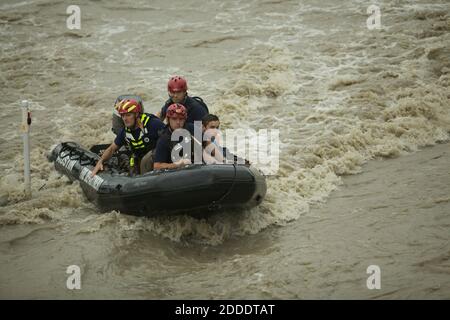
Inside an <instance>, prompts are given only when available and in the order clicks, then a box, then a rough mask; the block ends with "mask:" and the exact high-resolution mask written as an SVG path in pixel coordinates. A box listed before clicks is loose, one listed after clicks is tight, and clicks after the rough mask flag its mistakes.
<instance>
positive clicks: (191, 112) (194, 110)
mask: <svg viewBox="0 0 450 320" xmlns="http://www.w3.org/2000/svg"><path fill="white" fill-rule="evenodd" d="M197 99H200V98H198V97H196V98H192V97H189V96H186V98H185V99H184V101H183V102H181V104H182V105H183V106H185V107H186V109H187V114H188V117H187V119H186V122H188V123H194V121H202V119H203V117H204V116H205V115H207V114H208V113H209V111H208V107H207V106H206V104H205V103H204V102H203V100H201V99H200V100H201V101H202V102H200V101H199V100H197ZM173 103H174V102H173V101H172V99H169V100H167V101H166V103H165V104H164V106H163V107H162V108H161V119H164V118H165V117H166V112H167V108H168V107H169V106H170V105H171V104H173Z"/></svg>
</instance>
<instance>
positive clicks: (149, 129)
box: [114, 113, 165, 156]
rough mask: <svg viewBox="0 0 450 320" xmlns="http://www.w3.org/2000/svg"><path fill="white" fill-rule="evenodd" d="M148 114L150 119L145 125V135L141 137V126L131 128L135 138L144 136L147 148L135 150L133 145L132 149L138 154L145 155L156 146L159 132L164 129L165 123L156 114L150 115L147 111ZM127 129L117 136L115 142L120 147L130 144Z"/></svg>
mask: <svg viewBox="0 0 450 320" xmlns="http://www.w3.org/2000/svg"><path fill="white" fill-rule="evenodd" d="M146 115H147V116H148V117H150V119H149V121H148V122H147V123H146V125H145V126H144V132H143V135H142V137H141V129H140V128H139V127H137V128H134V129H131V134H132V135H133V138H134V139H135V140H138V139H139V137H141V138H142V140H143V142H144V145H145V148H143V149H137V150H134V149H133V147H132V146H130V147H131V150H132V151H135V152H136V153H137V155H138V156H143V155H144V154H145V153H147V152H148V151H150V150H152V149H154V148H155V146H156V142H157V141H158V137H159V134H160V133H161V132H162V131H163V130H164V128H165V125H164V123H163V122H162V121H161V120H160V119H159V118H158V117H156V116H154V115H150V114H148V113H146ZM126 134H127V132H126V129H125V128H123V129H122V130H121V131H120V132H119V134H118V135H117V136H116V139H115V140H114V143H115V144H116V145H117V146H119V148H120V147H121V146H123V145H124V144H128V143H129V142H128V141H127V140H128V139H127V137H126Z"/></svg>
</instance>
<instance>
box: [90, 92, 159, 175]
mask: <svg viewBox="0 0 450 320" xmlns="http://www.w3.org/2000/svg"><path fill="white" fill-rule="evenodd" d="M118 112H119V114H120V116H121V117H122V120H123V122H124V128H123V129H122V130H121V131H120V132H119V134H118V135H117V136H116V138H115V140H114V142H113V143H112V144H111V145H110V146H109V147H108V148H107V149H106V150H105V151H104V153H103V155H102V157H101V158H100V160H99V161H98V162H97V164H96V166H95V168H94V169H93V171H92V176H94V175H96V174H97V172H98V171H101V170H103V163H104V162H105V161H108V160H109V159H110V158H111V157H112V155H113V154H114V152H116V151H117V150H119V148H120V147H121V146H122V145H125V144H126V145H128V147H129V148H130V150H131V152H132V155H131V157H130V168H131V169H133V168H134V171H135V172H136V173H140V174H143V173H145V172H148V171H151V170H152V169H153V159H152V158H153V156H152V150H153V149H154V148H155V146H156V143H157V140H158V138H159V134H160V132H161V131H162V130H164V128H165V126H164V123H163V122H162V121H161V120H160V119H159V118H158V117H157V116H155V115H153V114H149V113H143V112H142V108H141V104H140V103H139V101H137V100H134V99H123V100H122V101H120V102H119V105H118Z"/></svg>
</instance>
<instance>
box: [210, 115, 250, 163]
mask: <svg viewBox="0 0 450 320" xmlns="http://www.w3.org/2000/svg"><path fill="white" fill-rule="evenodd" d="M202 132H203V138H202V140H203V142H202V146H203V155H202V156H203V162H204V163H205V164H223V163H241V164H247V165H250V162H249V161H248V160H246V159H244V158H241V157H238V156H236V155H234V154H232V153H231V152H230V150H228V149H227V148H226V147H224V145H223V139H222V133H221V131H220V120H219V117H218V116H216V115H214V114H207V115H206V116H204V117H203V119H202Z"/></svg>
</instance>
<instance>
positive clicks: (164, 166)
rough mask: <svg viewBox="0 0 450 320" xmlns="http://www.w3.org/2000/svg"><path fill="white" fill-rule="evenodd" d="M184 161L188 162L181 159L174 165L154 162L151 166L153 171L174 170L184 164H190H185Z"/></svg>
mask: <svg viewBox="0 0 450 320" xmlns="http://www.w3.org/2000/svg"><path fill="white" fill-rule="evenodd" d="M184 160H189V159H181V160H180V161H178V162H176V163H166V162H155V163H154V164H153V168H154V169H155V170H162V169H175V168H179V167H183V166H185V165H186V164H190V163H191V161H189V163H186V162H187V161H184Z"/></svg>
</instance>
